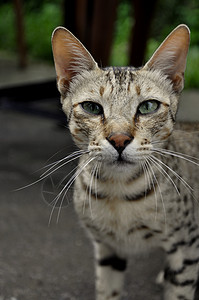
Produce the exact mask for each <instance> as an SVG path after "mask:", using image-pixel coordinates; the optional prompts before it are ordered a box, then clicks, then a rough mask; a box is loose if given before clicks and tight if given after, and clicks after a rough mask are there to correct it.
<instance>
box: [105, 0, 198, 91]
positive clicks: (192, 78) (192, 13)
mask: <svg viewBox="0 0 199 300" xmlns="http://www.w3.org/2000/svg"><path fill="white" fill-rule="evenodd" d="M131 2H132V1H131V0H121V1H120V2H119V3H120V4H119V7H118V16H117V22H116V30H115V37H114V41H113V50H112V56H111V64H112V65H117V66H122V65H127V64H128V52H129V45H128V41H129V39H130V36H131V30H132V27H133V24H134V19H133V9H132V6H131ZM179 24H186V25H188V26H189V28H190V29H191V45H190V50H189V55H188V60H187V69H186V73H185V88H199V1H198V0H167V1H165V0H158V1H157V7H156V10H155V12H154V18H153V21H152V26H151V34H150V37H149V40H148V45H147V50H146V55H145V56H146V61H147V59H149V58H150V56H151V55H152V54H153V52H154V51H155V50H156V49H157V47H158V46H159V45H160V43H161V42H162V41H163V40H164V39H165V37H166V36H167V35H168V34H169V33H170V32H171V31H172V30H173V29H174V28H175V27H176V26H178V25H179Z"/></svg>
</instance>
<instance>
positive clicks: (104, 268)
mask: <svg viewBox="0 0 199 300" xmlns="http://www.w3.org/2000/svg"><path fill="white" fill-rule="evenodd" d="M95 257H96V300H120V299H121V293H122V288H123V280H124V271H125V269H126V264H127V262H126V260H125V259H123V258H121V257H118V256H117V255H116V254H115V253H114V252H113V251H112V250H111V249H110V248H109V247H107V246H106V245H104V244H103V243H101V242H95Z"/></svg>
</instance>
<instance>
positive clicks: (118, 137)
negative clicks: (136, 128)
mask: <svg viewBox="0 0 199 300" xmlns="http://www.w3.org/2000/svg"><path fill="white" fill-rule="evenodd" d="M107 140H108V141H109V143H110V144H111V145H112V146H113V147H114V148H115V149H116V150H117V152H118V153H119V154H121V153H122V151H123V150H124V149H125V148H126V146H127V145H128V144H130V142H131V141H132V140H133V136H130V135H127V134H126V133H112V134H110V135H109V136H108V137H107Z"/></svg>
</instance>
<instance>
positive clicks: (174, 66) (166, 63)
mask: <svg viewBox="0 0 199 300" xmlns="http://www.w3.org/2000/svg"><path fill="white" fill-rule="evenodd" d="M189 42H190V30H189V28H188V27H187V26H186V25H183V24H182V25H179V26H178V27H176V28H175V29H174V30H173V31H172V32H171V33H170V35H169V36H168V37H167V38H166V39H165V40H164V41H163V43H162V44H161V45H160V47H159V48H158V49H157V50H156V51H155V53H154V54H153V56H152V57H151V59H150V60H149V61H148V62H147V63H146V65H145V66H144V68H146V69H152V70H153V69H156V70H160V71H162V72H163V73H164V74H165V75H167V77H168V78H169V79H171V81H172V83H173V88H174V90H175V91H176V92H181V91H182V89H183V87H184V72H185V68H186V60H187V53H188V49H189Z"/></svg>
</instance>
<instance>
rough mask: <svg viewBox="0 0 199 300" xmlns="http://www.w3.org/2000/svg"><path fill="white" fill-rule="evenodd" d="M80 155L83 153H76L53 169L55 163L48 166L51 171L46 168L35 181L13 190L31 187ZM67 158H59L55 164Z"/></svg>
mask: <svg viewBox="0 0 199 300" xmlns="http://www.w3.org/2000/svg"><path fill="white" fill-rule="evenodd" d="M82 155H83V154H81V155H78V156H76V157H74V158H71V159H70V160H69V161H66V162H65V163H63V164H62V165H60V166H58V167H57V168H55V169H53V167H55V165H54V166H53V167H51V168H50V169H51V170H52V169H53V170H52V171H50V169H49V170H47V171H45V172H44V173H43V174H42V175H41V176H40V178H39V179H37V180H36V181H34V182H32V183H29V184H27V185H25V186H23V187H20V188H17V189H15V190H14V191H21V190H23V189H25V188H28V187H31V186H33V185H35V184H37V183H39V182H40V181H42V180H44V179H45V178H46V177H48V176H50V175H51V174H53V173H54V172H55V171H57V170H58V169H60V168H62V167H63V166H65V165H66V164H68V163H70V162H71V161H73V160H75V159H77V158H79V157H81V156H82ZM67 158H68V157H65V158H63V159H61V160H59V162H56V163H55V164H56V165H58V163H60V162H61V161H63V160H66V159H67ZM49 171H50V172H49ZM47 172H48V173H47Z"/></svg>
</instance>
